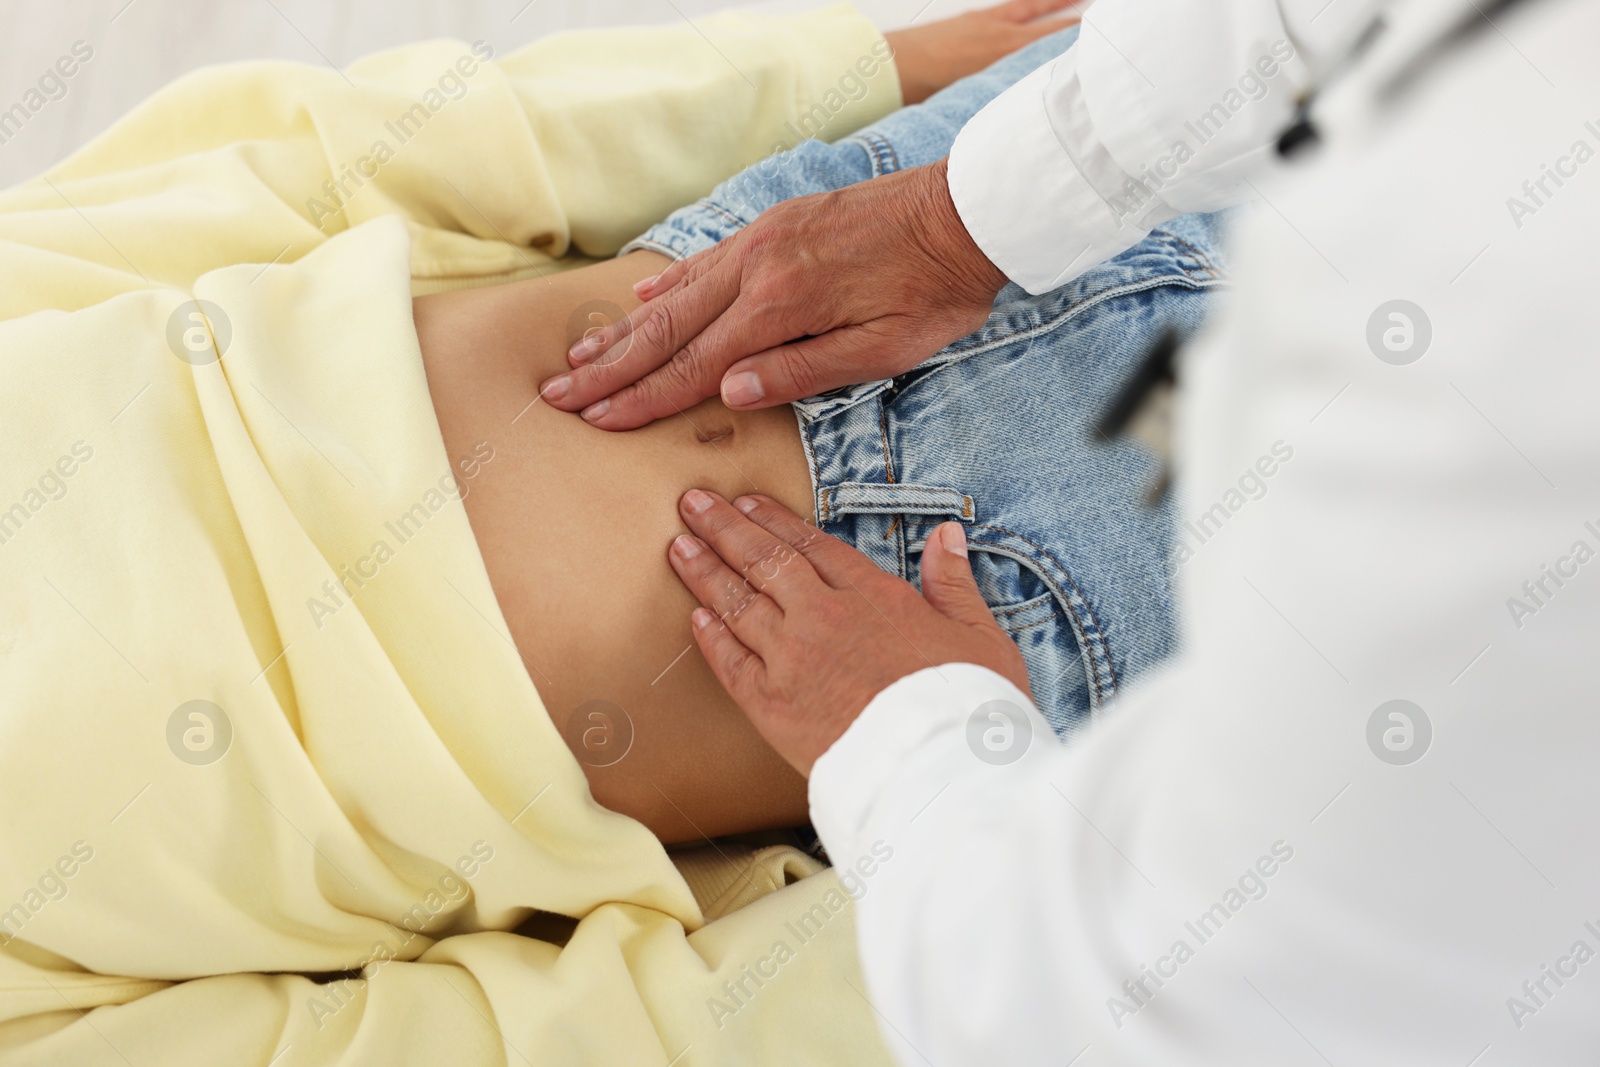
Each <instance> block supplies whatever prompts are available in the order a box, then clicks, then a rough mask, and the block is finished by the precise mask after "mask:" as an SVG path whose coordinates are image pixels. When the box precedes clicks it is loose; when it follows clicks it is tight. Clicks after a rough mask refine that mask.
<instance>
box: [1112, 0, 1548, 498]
mask: <svg viewBox="0 0 1600 1067" xmlns="http://www.w3.org/2000/svg"><path fill="white" fill-rule="evenodd" d="M1519 3H1522V0H1483V2H1481V3H1479V2H1476V0H1468V10H1466V11H1463V12H1462V13H1461V14H1460V15H1459V16H1458V17H1457V18H1456V19H1455V20H1454V21H1453V22H1451V23H1449V24H1448V25H1446V26H1445V27H1444V28H1443V29H1442V30H1440V31H1439V32H1438V33H1436V34H1434V35H1433V36H1432V37H1430V38H1428V40H1427V41H1426V42H1425V43H1424V44H1423V45H1422V46H1421V47H1419V48H1417V49H1416V50H1415V51H1413V52H1412V54H1411V55H1410V56H1409V57H1408V58H1407V59H1406V60H1405V61H1404V62H1403V63H1401V64H1400V65H1399V66H1398V67H1396V69H1395V70H1394V72H1393V73H1392V74H1390V75H1389V76H1388V77H1387V78H1385V79H1384V80H1383V82H1382V83H1380V85H1379V86H1378V89H1377V92H1376V93H1375V95H1374V99H1375V100H1376V101H1377V102H1378V103H1379V104H1380V105H1383V106H1393V105H1394V104H1396V103H1398V102H1399V101H1400V100H1401V99H1402V98H1404V97H1405V96H1406V95H1407V94H1408V93H1409V92H1410V91H1411V89H1412V88H1414V87H1415V86H1416V85H1417V83H1418V82H1419V81H1421V79H1422V77H1423V76H1424V75H1425V74H1426V73H1427V72H1428V71H1429V70H1431V69H1432V68H1433V67H1434V66H1435V65H1436V64H1437V63H1438V62H1439V61H1440V60H1441V59H1443V58H1444V57H1446V56H1448V55H1449V54H1450V53H1452V52H1454V51H1455V50H1457V49H1459V48H1462V47H1465V46H1466V45H1467V44H1468V43H1470V42H1471V41H1473V40H1475V39H1476V38H1477V36H1478V35H1479V34H1480V33H1482V32H1483V31H1484V29H1485V28H1491V27H1493V26H1494V21H1493V20H1494V16H1496V15H1503V14H1505V13H1506V12H1507V11H1509V10H1510V9H1511V8H1513V7H1515V6H1517V5H1518V4H1519ZM1386 29H1388V21H1387V20H1386V19H1385V18H1384V16H1383V15H1382V14H1379V15H1377V16H1375V17H1374V18H1373V19H1372V20H1371V21H1370V22H1369V23H1367V25H1366V26H1365V27H1364V28H1363V29H1362V31H1361V32H1360V33H1359V34H1357V35H1356V37H1355V39H1354V41H1352V43H1351V44H1350V46H1349V47H1348V48H1347V49H1346V50H1345V51H1344V52H1343V53H1342V54H1341V55H1340V56H1339V58H1338V59H1337V60H1336V61H1335V62H1334V63H1333V64H1332V65H1330V66H1329V68H1328V69H1327V71H1326V72H1324V74H1323V75H1322V77H1320V78H1319V79H1318V80H1317V81H1316V82H1314V83H1313V84H1312V85H1311V86H1309V87H1308V88H1307V89H1305V90H1304V91H1303V92H1302V93H1301V94H1300V97H1299V99H1298V100H1297V101H1296V104H1295V113H1294V118H1293V119H1292V120H1291V121H1290V123H1289V125H1288V126H1286V127H1284V129H1283V132H1282V133H1280V134H1279V135H1278V137H1277V141H1276V151H1277V153H1278V155H1279V156H1280V157H1281V158H1283V159H1292V158H1294V157H1296V156H1299V155H1301V154H1303V152H1304V151H1305V150H1306V149H1308V148H1311V147H1313V146H1315V145H1316V144H1318V143H1320V142H1321V140H1322V134H1321V132H1320V130H1319V129H1318V128H1317V124H1316V121H1315V116H1314V114H1313V112H1314V109H1315V105H1316V102H1317V99H1318V97H1319V96H1321V94H1322V93H1323V92H1324V91H1325V90H1326V89H1327V88H1328V87H1329V86H1330V85H1332V84H1333V83H1334V82H1335V81H1337V80H1338V79H1339V78H1341V77H1343V76H1344V75H1345V74H1346V73H1348V72H1349V71H1350V70H1351V69H1352V68H1353V67H1355V66H1356V65H1357V64H1359V63H1360V61H1361V60H1362V59H1363V58H1364V57H1365V56H1366V54H1367V53H1368V52H1369V51H1370V50H1371V48H1372V46H1373V43H1374V42H1376V41H1377V40H1378V39H1379V38H1380V37H1382V36H1383V33H1384V31H1385V30H1386ZM1184 340H1185V338H1184V336H1183V334H1181V333H1180V332H1179V331H1178V330H1177V329H1175V328H1173V329H1168V330H1167V331H1166V332H1165V333H1163V334H1162V335H1161V338H1160V339H1159V340H1157V341H1156V343H1155V344H1154V345H1152V346H1151V348H1150V351H1149V352H1148V353H1147V354H1146V355H1145V357H1144V360H1143V361H1142V362H1141V363H1140V365H1139V368H1138V369H1137V370H1135V371H1134V373H1133V376H1132V377H1131V378H1130V379H1129V380H1128V382H1127V384H1126V385H1124V386H1123V387H1122V390H1121V391H1120V392H1119V393H1118V394H1117V397H1116V399H1115V400H1113V401H1112V402H1111V404H1110V406H1108V407H1107V408H1106V411H1105V414H1103V415H1102V416H1101V417H1100V421H1099V422H1098V424H1097V425H1096V426H1095V432H1096V434H1097V435H1098V436H1100V437H1101V438H1102V439H1104V440H1110V439H1112V438H1115V437H1118V436H1121V435H1122V434H1124V433H1126V432H1127V431H1128V429H1129V427H1130V426H1131V425H1132V424H1133V423H1134V422H1135V421H1136V420H1137V419H1138V418H1139V416H1140V414H1141V413H1142V412H1144V411H1145V410H1146V409H1147V408H1149V407H1150V406H1151V403H1152V400H1153V399H1154V398H1155V397H1156V396H1157V395H1158V394H1160V393H1161V392H1162V391H1164V390H1167V389H1171V388H1174V387H1176V385H1177V374H1176V372H1175V367H1176V363H1177V358H1178V352H1179V351H1180V350H1181V349H1182V348H1183V343H1184ZM1169 458H1170V457H1167V456H1162V457H1161V460H1162V469H1161V474H1160V477H1159V478H1158V480H1157V482H1156V484H1155V485H1154V486H1152V487H1151V489H1150V493H1149V498H1148V502H1149V503H1151V504H1155V503H1156V502H1157V501H1159V500H1160V499H1161V497H1162V496H1164V495H1165V494H1166V491H1167V489H1168V488H1169V487H1170V485H1171V481H1172V476H1171V468H1170V464H1169V462H1168V460H1169Z"/></svg>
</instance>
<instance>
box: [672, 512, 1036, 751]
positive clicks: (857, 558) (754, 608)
mask: <svg viewBox="0 0 1600 1067" xmlns="http://www.w3.org/2000/svg"><path fill="white" fill-rule="evenodd" d="M678 511H679V514H680V515H681V516H682V518H683V521H684V522H685V523H686V524H687V525H688V527H689V529H690V530H691V531H693V532H692V533H690V534H685V535H683V536H681V537H679V538H677V539H676V540H675V541H673V543H672V546H671V548H670V549H669V550H668V553H667V555H668V558H669V559H670V560H671V563H672V568H673V570H675V571H676V572H677V574H678V577H679V579H681V580H682V582H683V584H684V585H685V586H687V587H688V589H689V592H691V593H692V594H694V596H695V599H697V600H699V601H700V604H701V606H700V607H699V608H697V609H695V612H694V617H693V620H692V625H693V628H694V638H695V643H696V644H698V645H699V646H700V651H701V653H702V654H704V656H705V658H706V662H708V663H709V664H710V665H711V669H712V671H713V672H715V674H716V676H717V678H718V680H719V681H721V682H722V685H723V687H724V688H726V689H727V690H728V692H729V694H731V695H732V696H733V699H734V700H735V701H736V702H737V703H738V704H739V706H740V707H741V708H743V709H744V712H745V714H746V715H748V716H749V717H750V720H751V722H752V723H754V724H755V727H756V729H757V730H759V731H760V732H761V735H762V736H763V737H765V738H766V739H767V743H768V744H770V745H772V747H773V748H774V749H776V750H777V751H778V754H779V755H781V756H782V757H783V758H784V759H786V760H788V761H789V763H790V764H792V765H793V766H794V768H795V769H796V770H798V771H799V772H800V773H801V774H803V775H806V776H808V777H809V776H810V774H811V766H812V764H813V763H815V762H816V761H817V759H818V758H819V757H820V756H821V755H822V754H823V753H824V752H826V751H827V750H828V749H829V748H830V747H832V745H833V743H834V742H835V741H837V740H838V739H839V737H840V736H841V735H842V734H843V733H844V732H845V730H846V729H847V728H848V727H849V726H850V724H851V723H852V722H854V721H855V719H856V716H858V715H860V714H861V712H862V710H863V709H864V708H866V706H867V705H868V704H869V703H870V702H871V701H872V699H873V697H875V696H877V695H878V694H879V693H881V692H882V691H883V690H884V689H886V688H887V687H888V686H890V685H892V684H893V683H894V682H896V681H898V680H900V679H901V678H904V677H906V676H907V675H909V674H914V673H916V672H917V671H920V670H922V669H923V668H925V667H937V666H940V665H942V664H946V663H973V664H977V665H978V666H981V667H988V668H989V669H991V670H993V671H995V672H997V673H998V674H1000V675H1002V676H1004V677H1005V678H1007V679H1008V680H1010V681H1011V682H1012V683H1014V684H1015V685H1016V686H1017V687H1018V688H1019V689H1021V690H1022V691H1023V692H1028V691H1029V689H1028V670H1027V667H1026V665H1025V664H1024V663H1023V660H1022V653H1020V652H1019V651H1018V650H1017V646H1016V645H1015V644H1014V643H1013V642H1012V640H1011V638H1010V637H1008V636H1007V635H1006V633H1005V631H1004V630H1002V629H1001V628H1000V627H999V625H998V624H997V623H996V622H995V620H994V616H993V615H992V614H991V613H990V611H989V606H988V604H986V603H985V602H984V599H983V596H982V594H981V593H979V591H978V584H977V582H976V581H975V580H974V579H973V576H972V567H971V564H970V563H969V561H968V558H967V542H966V536H965V534H964V533H963V532H962V529H961V525H960V523H955V522H948V523H945V524H944V525H942V526H939V527H938V528H936V529H935V530H934V531H932V533H930V534H929V536H928V543H927V546H926V547H925V548H924V549H923V553H922V592H921V593H918V592H917V589H916V587H915V586H913V585H911V583H909V582H906V581H904V580H902V579H900V578H896V577H893V576H892V575H889V574H886V573H884V572H883V571H881V570H879V569H878V568H877V567H876V566H874V565H873V564H872V562H871V561H870V560H868V559H867V557H865V556H863V555H862V554H861V553H859V552H857V551H856V550H855V549H854V548H851V547H850V546H848V545H846V544H844V542H842V541H839V540H837V539H836V538H833V537H830V536H829V535H827V534H825V533H823V532H822V531H820V530H818V529H817V528H816V527H814V526H812V525H810V524H809V523H807V522H806V521H805V520H803V519H802V518H800V516H798V515H796V514H795V513H794V512H792V511H790V510H789V509H787V508H785V507H784V506H783V505H781V504H779V503H778V502H776V501H775V500H772V499H771V498H769V497H765V496H744V497H740V498H738V500H736V501H734V502H733V503H732V504H730V503H729V502H728V501H726V500H724V499H723V498H722V497H720V496H717V495H716V494H715V493H709V492H705V491H703V490H699V489H691V490H690V491H689V492H688V493H685V494H684V496H683V498H682V499H681V500H680V501H679V504H678Z"/></svg>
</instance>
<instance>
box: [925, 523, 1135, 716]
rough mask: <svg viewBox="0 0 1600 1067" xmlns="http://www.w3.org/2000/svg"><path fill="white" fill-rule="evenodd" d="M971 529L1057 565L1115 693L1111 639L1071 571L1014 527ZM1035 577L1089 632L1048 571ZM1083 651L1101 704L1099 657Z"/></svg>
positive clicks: (975, 542) (995, 547) (988, 526)
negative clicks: (994, 534)
mask: <svg viewBox="0 0 1600 1067" xmlns="http://www.w3.org/2000/svg"><path fill="white" fill-rule="evenodd" d="M918 525H919V526H920V525H922V524H921V523H919V524H918ZM973 529H974V530H996V531H998V532H1000V533H1003V534H1009V535H1010V536H1012V537H1015V538H1016V539H1017V540H1019V541H1021V542H1022V543H1023V544H1026V545H1028V546H1030V547H1032V548H1033V549H1034V551H1035V552H1037V553H1038V554H1039V555H1041V556H1043V557H1045V558H1046V559H1048V560H1049V561H1050V562H1051V563H1053V564H1055V565H1056V567H1058V568H1059V569H1060V571H1061V573H1062V575H1063V576H1064V577H1065V578H1066V580H1067V584H1068V585H1070V586H1071V587H1072V591H1073V592H1074V593H1076V594H1077V597H1078V599H1079V600H1081V601H1083V605H1084V610H1085V611H1087V612H1088V614H1089V622H1090V623H1091V624H1092V625H1093V633H1094V635H1095V637H1094V640H1096V641H1098V643H1099V644H1100V646H1101V649H1102V651H1103V654H1104V655H1105V660H1106V670H1107V671H1108V672H1109V673H1110V675H1111V692H1112V693H1113V694H1115V692H1116V690H1117V685H1118V682H1117V668H1116V664H1115V663H1114V662H1113V661H1112V658H1111V641H1110V639H1109V638H1108V637H1107V636H1106V632H1105V630H1104V628H1102V627H1101V625H1100V620H1099V619H1098V618H1097V617H1096V616H1095V613H1094V606H1093V605H1092V604H1090V603H1089V598H1088V597H1087V596H1084V593H1083V590H1082V589H1081V588H1079V586H1078V583H1077V582H1076V581H1074V580H1073V578H1072V572H1071V571H1069V570H1068V569H1067V568H1066V567H1064V566H1062V564H1061V561H1060V560H1059V559H1057V558H1056V557H1055V555H1054V554H1052V553H1051V552H1050V551H1049V550H1048V549H1046V548H1044V547H1043V546H1041V545H1039V544H1038V543H1037V542H1035V541H1034V540H1033V539H1032V538H1029V537H1024V536H1023V535H1022V534H1019V533H1017V532H1016V531H1015V530H1009V529H1007V528H1006V527H1004V526H993V525H987V524H983V525H977V526H974V527H973ZM924 540H926V538H924ZM972 543H973V544H978V545H984V544H987V545H988V546H989V547H990V548H994V549H1003V548H1005V547H1006V546H1005V545H1001V544H995V543H993V542H986V541H983V540H974V541H973V542H972ZM1039 577H1040V578H1042V579H1043V580H1044V582H1045V584H1046V585H1048V586H1050V587H1051V588H1052V589H1054V590H1055V591H1056V595H1057V603H1058V604H1060V605H1061V606H1062V607H1065V608H1066V609H1067V611H1068V612H1069V613H1070V614H1071V616H1072V619H1073V620H1074V621H1076V622H1077V624H1078V629H1079V630H1080V631H1082V632H1083V633H1084V634H1085V636H1087V635H1088V634H1089V632H1090V630H1089V627H1088V626H1085V625H1084V621H1083V619H1082V618H1081V617H1080V616H1079V615H1078V609H1077V608H1076V607H1074V606H1073V604H1072V601H1071V598H1069V597H1068V596H1067V595H1066V594H1065V592H1064V591H1063V590H1061V588H1060V587H1059V586H1058V585H1057V584H1056V582H1055V579H1054V578H1053V577H1052V576H1051V575H1050V574H1048V573H1040V574H1039ZM1084 651H1085V652H1087V653H1088V655H1087V656H1085V657H1084V658H1085V659H1087V660H1088V663H1089V670H1090V671H1091V672H1092V673H1093V675H1094V678H1093V681H1094V691H1095V697H1096V700H1097V702H1098V703H1099V704H1101V705H1103V704H1104V703H1105V702H1106V691H1105V687H1104V685H1102V683H1101V679H1100V666H1099V658H1100V657H1099V656H1097V655H1095V654H1094V652H1093V651H1092V650H1091V649H1089V648H1087V647H1085V649H1084Z"/></svg>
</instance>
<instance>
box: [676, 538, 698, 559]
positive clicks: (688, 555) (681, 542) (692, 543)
mask: <svg viewBox="0 0 1600 1067" xmlns="http://www.w3.org/2000/svg"><path fill="white" fill-rule="evenodd" d="M672 550H673V551H674V552H676V553H677V554H678V555H679V556H681V557H683V558H684V559H694V558H695V557H696V556H698V555H699V554H700V542H699V541H697V540H695V539H694V538H693V537H690V536H689V535H688V534H679V535H678V537H677V539H676V540H675V541H673V542H672Z"/></svg>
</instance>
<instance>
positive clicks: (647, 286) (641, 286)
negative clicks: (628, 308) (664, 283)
mask: <svg viewBox="0 0 1600 1067" xmlns="http://www.w3.org/2000/svg"><path fill="white" fill-rule="evenodd" d="M660 280H661V275H659V274H652V275H651V276H650V277H648V278H646V279H645V280H644V281H642V282H634V283H633V291H634V292H635V293H637V294H638V295H640V296H643V295H644V294H645V293H646V292H648V291H650V290H651V289H654V288H655V285H656V282H658V281H660Z"/></svg>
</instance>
